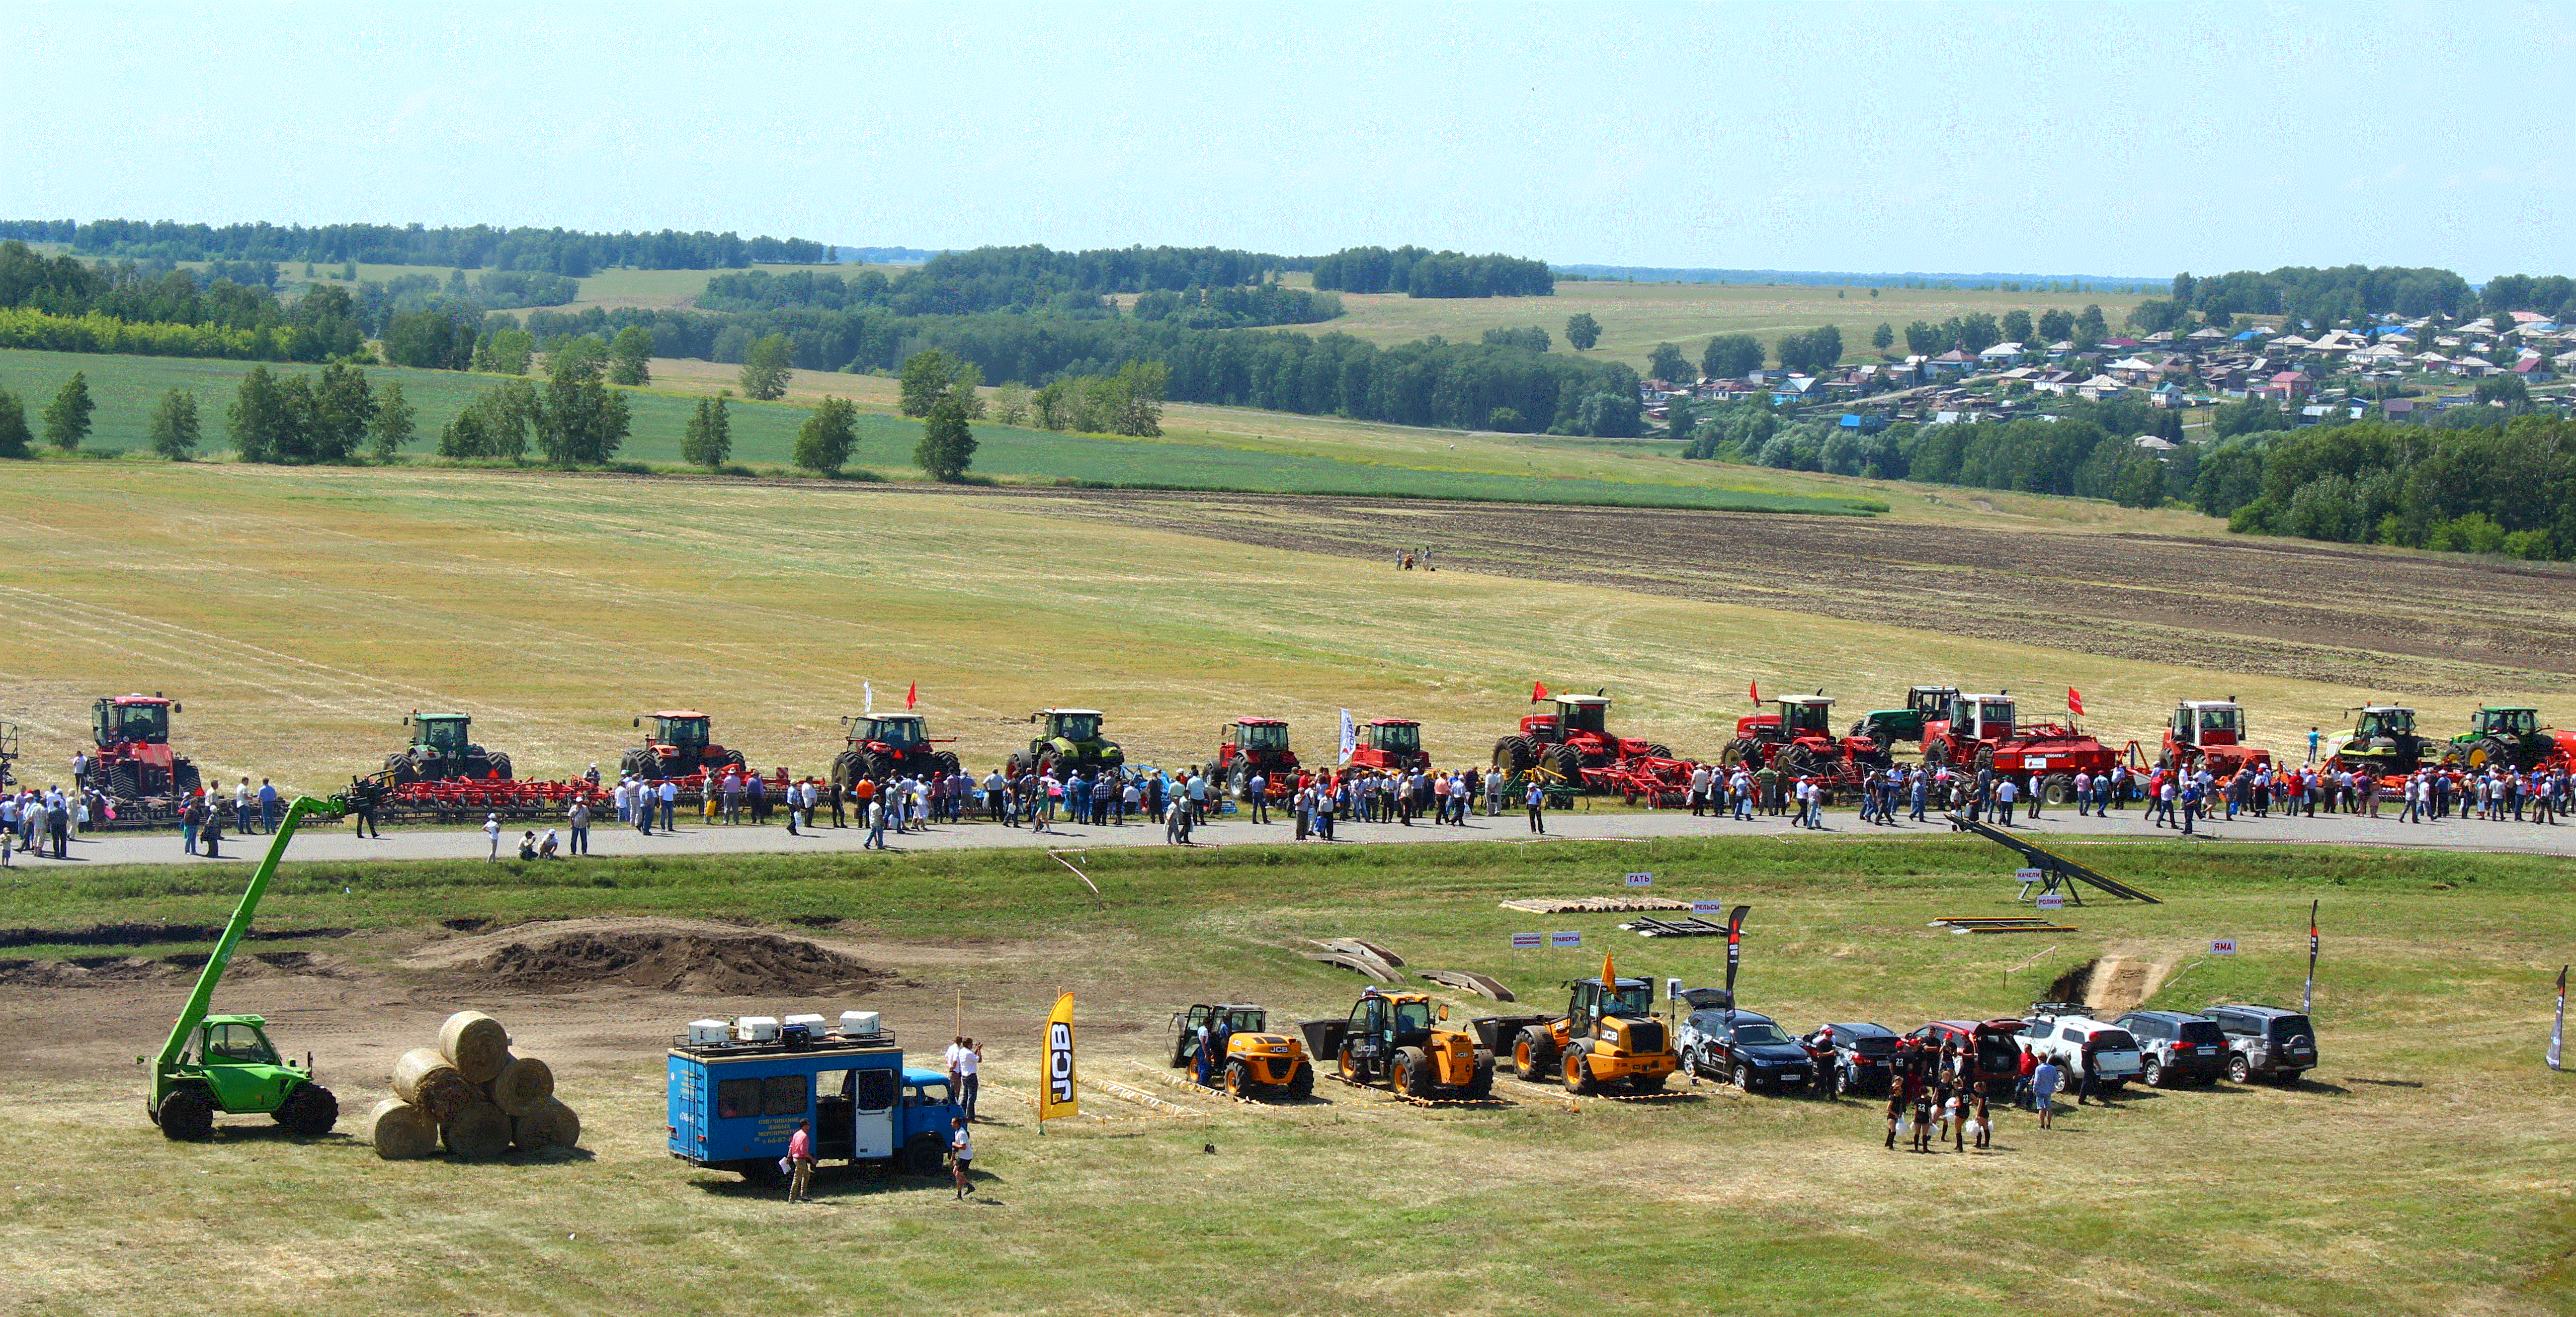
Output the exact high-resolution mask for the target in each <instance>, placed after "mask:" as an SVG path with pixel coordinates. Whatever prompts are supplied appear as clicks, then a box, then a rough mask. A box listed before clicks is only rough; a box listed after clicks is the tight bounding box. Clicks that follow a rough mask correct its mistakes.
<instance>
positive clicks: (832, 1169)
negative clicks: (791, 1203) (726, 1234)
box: [695, 1166, 1002, 1203]
mask: <svg viewBox="0 0 2576 1317" xmlns="http://www.w3.org/2000/svg"><path fill="white" fill-rule="evenodd" d="M966 1178H967V1179H969V1180H971V1181H973V1182H974V1183H975V1184H976V1185H977V1186H979V1192H980V1186H983V1185H986V1184H1000V1183H1001V1182H1002V1179H1001V1177H1000V1176H999V1175H996V1174H994V1173H993V1172H991V1171H974V1172H970V1173H969V1174H968V1175H967V1177H966ZM695 1187H696V1188H697V1190H698V1191H699V1192H701V1193H704V1194H706V1195H708V1196H709V1197H712V1198H729V1199H739V1200H743V1201H757V1200H759V1199H763V1198H767V1199H771V1200H774V1201H777V1202H781V1203H783V1202H785V1201H786V1200H787V1177H786V1176H783V1175H778V1174H775V1173H774V1172H772V1173H754V1174H752V1175H749V1176H742V1177H737V1178H734V1179H730V1180H699V1181H697V1182H696V1186H695ZM956 1188H957V1182H956V1181H955V1180H953V1179H950V1178H949V1174H948V1172H947V1171H945V1170H942V1171H941V1172H940V1173H939V1174H938V1175H936V1176H929V1175H903V1174H899V1173H897V1172H894V1171H890V1170H886V1169H883V1168H880V1167H873V1166H818V1167H816V1168H815V1170H814V1178H813V1180H812V1181H811V1182H810V1183H809V1184H808V1186H807V1189H808V1192H810V1193H811V1194H812V1195H813V1196H814V1201H816V1202H837V1201H841V1200H844V1199H846V1200H851V1201H858V1200H863V1199H869V1198H882V1197H886V1196H888V1195H891V1194H916V1193H940V1194H946V1193H954V1192H956Z"/></svg>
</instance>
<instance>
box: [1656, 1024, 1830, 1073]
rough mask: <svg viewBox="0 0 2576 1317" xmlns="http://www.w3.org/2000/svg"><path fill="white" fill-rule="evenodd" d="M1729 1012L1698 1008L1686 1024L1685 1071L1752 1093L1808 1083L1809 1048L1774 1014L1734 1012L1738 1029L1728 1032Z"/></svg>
mask: <svg viewBox="0 0 2576 1317" xmlns="http://www.w3.org/2000/svg"><path fill="white" fill-rule="evenodd" d="M1726 1026H1727V1020H1726V1012H1724V1011H1722V1010H1718V1011H1706V1010H1704V1011H1693V1012H1691V1016H1690V1019H1689V1020H1688V1021H1686V1022H1684V1023H1683V1025H1682V1036H1681V1048H1682V1069H1683V1070H1684V1071H1686V1072H1688V1073H1689V1074H1690V1075H1691V1076H1692V1077H1694V1078H1696V1077H1698V1076H1701V1075H1714V1076H1717V1077H1720V1078H1724V1079H1730V1080H1733V1081H1734V1083H1735V1086H1736V1087H1737V1088H1741V1089H1744V1090H1746V1091H1748V1092H1749V1091H1751V1090H1753V1089H1756V1088H1770V1087H1773V1086H1775V1085H1787V1084H1799V1085H1803V1084H1805V1083H1806V1082H1807V1072H1808V1071H1809V1070H1810V1069H1812V1068H1813V1066H1812V1064H1811V1063H1810V1061H1809V1059H1808V1057H1807V1049H1806V1048H1805V1047H1804V1046H1801V1045H1800V1044H1799V1042H1798V1040H1797V1039H1795V1038H1792V1037H1790V1036H1789V1033H1788V1031H1787V1030H1785V1029H1782V1028H1781V1027H1780V1026H1779V1025H1778V1024H1777V1023H1775V1022H1773V1020H1772V1019H1771V1017H1770V1016H1768V1015H1762V1014H1759V1013H1757V1012H1754V1011H1737V1012H1736V1013H1735V1031H1734V1033H1733V1034H1731V1035H1730V1034H1729V1033H1728V1032H1727V1027H1726Z"/></svg>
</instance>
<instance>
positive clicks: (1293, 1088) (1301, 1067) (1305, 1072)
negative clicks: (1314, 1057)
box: [1288, 1061, 1315, 1102]
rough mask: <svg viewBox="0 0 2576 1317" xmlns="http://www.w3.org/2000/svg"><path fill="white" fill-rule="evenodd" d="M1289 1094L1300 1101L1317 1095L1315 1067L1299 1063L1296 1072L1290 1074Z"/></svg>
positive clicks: (1302, 1062)
mask: <svg viewBox="0 0 2576 1317" xmlns="http://www.w3.org/2000/svg"><path fill="white" fill-rule="evenodd" d="M1288 1096H1289V1097H1291V1098H1294V1099H1296V1100H1297V1101H1300V1102H1303V1101H1305V1100H1306V1099H1308V1098H1310V1097H1313V1096H1315V1067H1313V1066H1312V1065H1309V1064H1307V1063H1306V1062H1304V1061H1300V1062H1298V1063H1297V1070H1296V1073H1294V1074H1291V1075H1289V1076H1288Z"/></svg>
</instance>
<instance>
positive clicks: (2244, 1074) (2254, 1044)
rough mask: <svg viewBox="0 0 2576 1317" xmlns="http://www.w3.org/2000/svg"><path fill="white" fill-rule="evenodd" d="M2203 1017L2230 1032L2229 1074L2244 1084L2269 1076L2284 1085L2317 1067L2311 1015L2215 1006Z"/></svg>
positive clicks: (2275, 1009)
mask: <svg viewBox="0 0 2576 1317" xmlns="http://www.w3.org/2000/svg"><path fill="white" fill-rule="evenodd" d="M2200 1014H2201V1018H2202V1019H2205V1020H2213V1021H2216V1022H2217V1024H2218V1028H2219V1031H2220V1032H2222V1033H2224V1034H2226V1035H2227V1077H2228V1078H2229V1079H2232V1080H2235V1081H2236V1082H2237V1083H2240V1084H2242V1083H2244V1082H2245V1081H2246V1080H2248V1079H2250V1078H2252V1077H2254V1076H2256V1075H2269V1076H2271V1077H2273V1078H2275V1079H2278V1080H2280V1081H2281V1082H2282V1083H2284V1084H2295V1083H2297V1082H2299V1076H2300V1075H2301V1074H2303V1073H2305V1072H2307V1071H2310V1070H2314V1069H2316V1068H2317V1029H2316V1026H2315V1025H2313V1024H2310V1023H2309V1022H2308V1017H2307V1016H2305V1015H2302V1014H2300V1013H2299V1012H2297V1011H2293V1010H2285V1009H2283V1008H2281V1007H2278V1006H2212V1007H2210V1008H2209V1009H2208V1010H2205V1011H2202V1012H2201V1013H2200Z"/></svg>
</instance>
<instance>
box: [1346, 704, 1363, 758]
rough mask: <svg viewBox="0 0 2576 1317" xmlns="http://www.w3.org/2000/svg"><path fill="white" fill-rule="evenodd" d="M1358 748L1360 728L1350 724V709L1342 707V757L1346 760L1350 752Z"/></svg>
mask: <svg viewBox="0 0 2576 1317" xmlns="http://www.w3.org/2000/svg"><path fill="white" fill-rule="evenodd" d="M1359 748H1360V729H1359V728H1357V727H1354V726H1352V725H1351V711H1350V710H1348V709H1344V710H1342V758H1343V759H1344V760H1348V759H1349V758H1350V757H1351V752H1352V751H1353V750H1357V749H1359Z"/></svg>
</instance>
